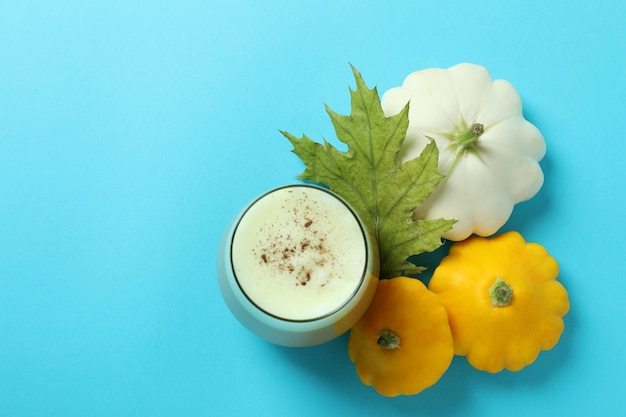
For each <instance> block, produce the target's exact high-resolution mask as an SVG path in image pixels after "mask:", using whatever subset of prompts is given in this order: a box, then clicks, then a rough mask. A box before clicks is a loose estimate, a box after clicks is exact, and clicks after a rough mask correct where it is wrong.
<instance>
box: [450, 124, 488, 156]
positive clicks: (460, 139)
mask: <svg viewBox="0 0 626 417" xmlns="http://www.w3.org/2000/svg"><path fill="white" fill-rule="evenodd" d="M483 133H485V126H484V125H482V124H481V123H474V124H472V125H471V126H470V127H469V128H463V129H459V131H458V132H457V134H456V135H455V137H454V142H455V145H456V146H457V147H459V148H461V149H463V150H465V149H474V144H475V143H476V141H477V140H478V138H479V137H480V135H482V134H483Z"/></svg>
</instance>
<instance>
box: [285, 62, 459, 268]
mask: <svg viewBox="0 0 626 417" xmlns="http://www.w3.org/2000/svg"><path fill="white" fill-rule="evenodd" d="M352 71H353V73H354V77H355V79H356V90H352V89H350V96H351V105H352V110H351V113H350V115H349V116H344V115H340V114H337V113H335V112H334V111H332V110H331V109H330V108H329V107H328V106H326V112H327V113H328V115H329V116H330V119H331V121H332V124H333V126H334V128H335V132H336V134H337V138H338V139H339V140H340V141H341V142H343V143H345V144H346V145H348V150H347V151H346V152H341V151H339V150H337V149H336V148H335V147H333V146H332V145H331V144H330V143H328V142H327V141H326V140H324V143H323V144H320V143H317V142H315V141H313V140H311V139H310V138H309V137H307V136H306V135H303V136H302V137H301V138H297V137H295V136H293V135H291V134H289V133H287V132H281V133H282V134H283V135H285V136H286V137H287V139H289V141H290V142H291V143H292V145H293V152H294V153H295V154H296V155H298V156H299V157H300V159H302V161H303V162H304V164H305V166H306V169H305V171H304V172H303V173H302V174H300V175H299V176H298V177H299V178H300V179H302V180H309V181H313V182H316V183H320V184H324V185H326V186H328V187H329V188H330V189H331V190H333V191H334V192H335V193H337V194H338V195H340V196H341V197H343V198H344V199H345V200H346V201H347V202H348V203H349V204H350V205H351V206H352V208H353V209H354V210H355V211H356V212H357V214H358V215H359V217H360V218H361V220H362V221H363V222H364V223H365V225H366V227H368V228H369V229H370V231H371V232H372V233H373V234H374V236H375V238H376V240H377V242H378V247H379V253H380V265H381V278H390V277H393V276H397V275H414V274H417V273H419V272H421V271H422V270H423V269H424V268H423V267H420V266H418V265H415V264H412V263H410V262H409V261H408V258H409V257H410V256H412V255H418V254H420V253H424V252H430V251H433V250H435V249H436V248H438V247H439V246H441V244H442V241H441V235H442V234H443V233H444V232H446V231H447V230H449V229H450V228H451V227H452V225H453V224H454V222H455V221H454V220H445V219H438V220H423V219H414V218H413V212H414V210H415V209H416V208H417V207H419V206H420V205H421V204H422V203H423V202H424V201H425V200H426V198H428V196H429V195H430V194H431V193H432V192H433V190H434V189H435V187H436V186H437V184H438V183H439V182H440V181H441V180H442V178H443V175H442V174H440V173H439V172H438V170H437V161H438V157H439V151H438V149H437V146H436V144H435V142H434V141H431V143H430V144H428V145H427V146H426V148H425V149H424V151H423V152H422V153H421V155H420V156H419V157H417V158H415V159H412V160H410V161H408V162H406V163H403V164H401V163H400V159H399V155H398V154H399V151H400V148H401V147H402V143H403V142H404V138H405V135H406V130H407V127H408V122H409V119H408V105H407V106H406V107H405V108H404V109H403V110H402V111H401V112H400V113H399V114H398V115H396V116H392V117H389V118H387V117H385V115H384V113H383V110H382V108H381V106H380V98H379V96H378V92H377V90H376V88H374V89H369V88H368V87H367V85H366V84H365V82H364V81H363V78H362V77H361V74H360V73H359V72H358V71H357V70H356V69H355V68H354V67H352Z"/></svg>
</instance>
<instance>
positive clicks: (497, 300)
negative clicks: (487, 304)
mask: <svg viewBox="0 0 626 417" xmlns="http://www.w3.org/2000/svg"><path fill="white" fill-rule="evenodd" d="M512 297H513V288H511V286H510V285H509V284H508V283H507V282H506V281H504V280H503V279H502V278H500V277H498V278H497V279H496V280H495V281H494V283H493V285H492V286H491V288H489V299H490V300H491V304H492V305H493V306H494V307H506V306H508V305H509V304H511V298H512Z"/></svg>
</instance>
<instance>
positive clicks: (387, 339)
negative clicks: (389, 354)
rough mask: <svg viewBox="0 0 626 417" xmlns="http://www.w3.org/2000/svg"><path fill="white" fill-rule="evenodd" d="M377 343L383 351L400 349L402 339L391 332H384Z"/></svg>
mask: <svg viewBox="0 0 626 417" xmlns="http://www.w3.org/2000/svg"><path fill="white" fill-rule="evenodd" d="M376 343H377V344H378V346H380V347H381V348H383V349H390V350H391V349H396V348H399V347H400V338H399V337H398V336H397V335H396V334H395V333H393V332H391V331H389V330H383V331H382V332H380V334H379V335H378V340H377V341H376Z"/></svg>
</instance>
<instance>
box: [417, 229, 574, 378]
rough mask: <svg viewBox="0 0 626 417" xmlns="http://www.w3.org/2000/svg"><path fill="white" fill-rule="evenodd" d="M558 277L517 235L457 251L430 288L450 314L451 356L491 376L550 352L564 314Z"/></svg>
mask: <svg viewBox="0 0 626 417" xmlns="http://www.w3.org/2000/svg"><path fill="white" fill-rule="evenodd" d="M558 273H559V266H558V264H557V262H556V260H555V259H554V258H553V257H552V256H550V255H549V254H548V252H547V251H546V249H545V248H544V247H543V246H541V245H539V244H537V243H527V242H526V241H525V240H524V238H523V237H522V236H521V235H520V234H519V233H517V232H507V233H503V234H501V235H499V236H496V237H493V238H483V237H478V236H475V237H471V238H469V239H467V240H465V241H462V242H458V243H455V244H454V245H453V246H452V247H451V248H450V253H449V254H448V255H447V256H446V257H445V258H444V259H443V260H442V261H441V263H440V264H439V266H438V267H437V268H436V269H435V271H434V273H433V276H432V278H431V280H430V283H429V289H430V290H431V291H433V292H434V293H436V294H437V295H438V296H439V298H440V300H441V302H442V303H443V304H444V305H445V307H446V310H447V311H448V316H449V320H450V327H451V329H452V335H453V337H454V350H455V353H456V354H457V355H463V356H466V357H467V360H468V362H469V363H470V364H471V365H472V366H474V367H475V368H476V369H479V370H484V371H488V372H492V373H495V372H499V371H501V370H502V369H505V368H506V369H508V370H510V371H518V370H520V369H522V368H523V367H525V366H527V365H529V364H531V363H533V362H534V361H535V359H536V358H537V356H538V355H539V352H540V351H541V350H548V349H551V348H552V347H554V345H556V343H557V342H558V341H559V338H560V336H561V334H562V332H563V329H564V324H563V316H565V315H566V314H567V312H568V311H569V307H570V304H569V299H568V295H567V291H566V290H565V287H563V285H561V283H560V282H558V281H557V280H556V278H557V276H558Z"/></svg>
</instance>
